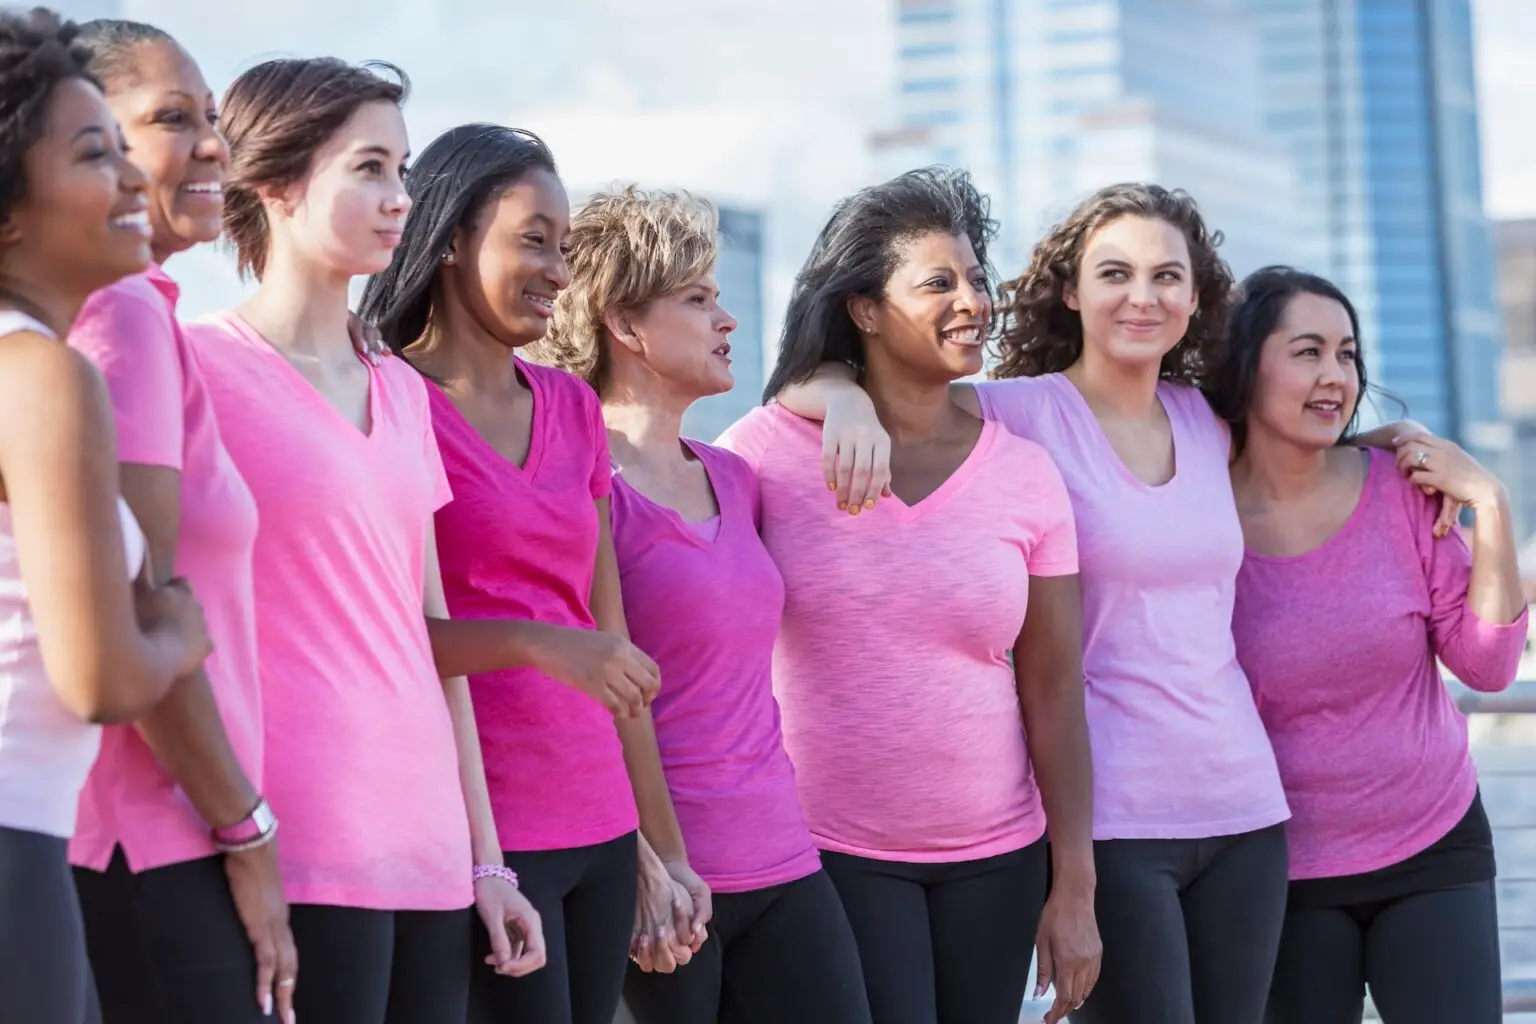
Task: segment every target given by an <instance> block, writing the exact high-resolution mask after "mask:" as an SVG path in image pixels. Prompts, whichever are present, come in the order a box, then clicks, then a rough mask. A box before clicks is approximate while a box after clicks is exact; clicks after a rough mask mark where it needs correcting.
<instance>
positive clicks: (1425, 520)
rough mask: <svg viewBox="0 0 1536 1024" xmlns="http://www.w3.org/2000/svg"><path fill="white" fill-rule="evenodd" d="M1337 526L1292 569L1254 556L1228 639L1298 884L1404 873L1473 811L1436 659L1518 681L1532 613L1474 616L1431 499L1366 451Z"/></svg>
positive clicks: (1456, 548)
mask: <svg viewBox="0 0 1536 1024" xmlns="http://www.w3.org/2000/svg"><path fill="white" fill-rule="evenodd" d="M1363 457H1367V458H1369V459H1370V470H1369V473H1368V475H1367V478H1366V482H1365V489H1364V491H1363V492H1362V493H1361V495H1360V500H1359V502H1358V504H1356V506H1355V510H1354V512H1353V513H1352V514H1351V515H1350V517H1349V519H1348V520H1347V521H1346V522H1345V523H1344V525H1343V526H1342V527H1341V528H1340V529H1339V530H1338V532H1337V533H1335V534H1334V535H1333V536H1332V537H1330V538H1328V540H1326V541H1324V542H1323V543H1322V544H1321V545H1320V546H1318V547H1317V548H1314V549H1313V550H1312V551H1309V552H1307V553H1306V554H1304V555H1299V556H1296V557H1294V558H1274V557H1270V556H1267V555H1260V554H1257V553H1255V552H1252V551H1250V552H1248V555H1247V557H1246V558H1245V559H1244V561H1243V569H1242V573H1241V575H1240V576H1239V577H1238V584H1237V608H1236V615H1235V617H1234V618H1233V622H1232V629H1233V633H1234V634H1235V635H1236V637H1237V653H1238V656H1239V657H1240V658H1241V659H1242V663H1243V668H1244V669H1245V670H1246V671H1247V673H1248V680H1249V682H1250V683H1252V685H1253V692H1254V696H1255V698H1256V699H1257V701H1258V705H1259V714H1260V715H1261V716H1262V717H1263V719H1264V724H1265V726H1266V727H1268V729H1269V738H1270V741H1271V742H1272V743H1273V744H1274V748H1275V756H1276V758H1278V760H1279V762H1280V777H1281V778H1282V779H1283V780H1284V782H1285V792H1286V796H1287V798H1288V799H1289V800H1290V804H1291V812H1292V817H1291V820H1290V821H1289V822H1287V823H1286V838H1287V840H1288V841H1289V843H1290V848H1291V877H1292V878H1329V877H1336V876H1339V875H1354V874H1360V873H1362V872H1366V871H1375V870H1376V869H1378V868H1384V867H1387V866H1389V865H1392V864H1397V863H1399V862H1401V861H1404V860H1407V859H1408V858H1409V857H1412V856H1413V855H1414V854H1416V853H1419V852H1421V851H1422V850H1424V849H1426V848H1427V847H1429V846H1430V845H1431V844H1433V843H1434V842H1435V841H1436V840H1438V839H1439V838H1440V837H1442V836H1444V835H1445V834H1446V833H1447V832H1449V831H1450V830H1451V828H1452V827H1453V826H1454V825H1455V824H1456V823H1457V822H1459V821H1460V820H1461V818H1462V816H1463V815H1464V814H1466V813H1467V808H1468V807H1469V806H1471V804H1472V797H1473V795H1474V793H1475V792H1476V790H1477V769H1476V767H1474V765H1473V763H1472V756H1471V753H1470V751H1469V750H1468V746H1467V721H1466V719H1465V718H1464V717H1463V716H1462V714H1461V712H1460V711H1458V710H1457V708H1456V704H1455V701H1453V700H1452V698H1451V695H1450V692H1449V691H1448V690H1447V689H1446V686H1445V683H1444V682H1443V681H1442V679H1441V678H1440V670H1439V667H1438V665H1437V664H1436V662H1435V659H1436V658H1437V657H1438V658H1441V659H1443V660H1444V662H1445V665H1446V667H1447V668H1449V669H1450V670H1451V672H1453V673H1454V674H1455V675H1456V677H1457V678H1458V679H1460V680H1461V681H1462V682H1464V683H1466V684H1467V685H1468V686H1470V687H1472V688H1473V689H1476V690H1483V691H1494V690H1502V689H1503V688H1504V687H1506V686H1508V685H1509V684H1510V683H1511V682H1512V681H1513V680H1514V678H1515V674H1516V671H1517V670H1518V667H1519V663H1520V655H1521V652H1522V650H1523V649H1524V646H1525V637H1526V628H1527V621H1528V620H1527V615H1526V614H1524V613H1522V614H1521V616H1520V618H1519V619H1518V620H1517V621H1516V622H1515V623H1514V624H1513V625H1503V626H1500V625H1494V624H1492V623H1488V622H1484V621H1483V620H1482V619H1480V618H1478V617H1477V615H1476V613H1474V612H1473V611H1472V609H1471V608H1469V607H1468V606H1467V584H1468V582H1469V580H1470V579H1471V573H1472V556H1471V553H1470V552H1469V551H1468V550H1467V544H1466V541H1465V540H1464V539H1463V538H1462V536H1461V534H1460V533H1459V532H1452V533H1451V534H1450V535H1449V536H1447V537H1443V538H1440V539H1438V540H1437V539H1436V538H1435V536H1434V525H1435V516H1436V512H1437V511H1438V509H1437V506H1438V503H1439V498H1438V497H1433V498H1432V497H1428V496H1426V495H1424V494H1423V493H1421V492H1420V491H1419V490H1418V488H1416V487H1415V486H1414V485H1413V484H1412V483H1411V482H1410V481H1408V480H1407V479H1405V478H1404V477H1403V476H1402V475H1401V474H1400V473H1398V471H1397V467H1396V465H1395V461H1394V458H1393V456H1392V454H1391V453H1390V452H1381V451H1373V452H1371V453H1369V455H1368V456H1363Z"/></svg>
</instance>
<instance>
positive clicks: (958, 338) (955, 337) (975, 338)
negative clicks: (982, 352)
mask: <svg viewBox="0 0 1536 1024" xmlns="http://www.w3.org/2000/svg"><path fill="white" fill-rule="evenodd" d="M939 337H940V338H942V339H943V340H944V341H946V342H948V343H949V344H951V345H959V346H961V347H963V348H977V347H979V346H980V345H981V328H980V327H978V326H976V325H975V324H967V325H966V326H964V327H950V328H947V329H945V330H943V331H941V332H939Z"/></svg>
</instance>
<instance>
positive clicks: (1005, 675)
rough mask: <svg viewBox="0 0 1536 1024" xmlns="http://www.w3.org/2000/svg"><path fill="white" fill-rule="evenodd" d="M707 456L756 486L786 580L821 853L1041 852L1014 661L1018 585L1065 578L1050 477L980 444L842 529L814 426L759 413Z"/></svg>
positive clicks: (1069, 544)
mask: <svg viewBox="0 0 1536 1024" xmlns="http://www.w3.org/2000/svg"><path fill="white" fill-rule="evenodd" d="M719 443H720V445H721V446H722V447H725V448H727V449H729V450H731V451H734V452H736V453H737V454H738V455H740V456H742V458H744V459H745V460H746V461H747V464H748V465H750V466H751V467H752V468H753V469H754V470H755V471H756V472H757V476H758V481H759V495H760V499H759V500H760V502H761V506H760V507H761V517H762V537H763V543H764V544H766V545H767V547H768V551H769V552H770V553H771V554H772V555H773V559H774V561H775V562H776V563H777V564H778V567H779V572H780V573H781V574H782V575H783V578H784V588H785V595H786V597H785V605H784V619H783V624H782V626H781V628H780V631H779V638H778V642H777V643H776V644H775V646H774V653H773V683H774V690H775V693H776V694H777V696H778V699H779V705H780V707H781V708H782V709H783V716H784V719H783V720H784V743H785V747H786V749H787V750H788V751H789V756H790V758H791V760H792V761H793V762H794V766H795V773H796V777H797V779H798V781H799V788H800V796H801V800H802V802H803V803H804V806H805V813H806V817H807V819H808V820H809V822H810V826H811V831H812V833H813V834H814V835H815V837H816V841H817V843H818V845H819V846H820V847H821V848H822V849H823V850H831V851H834V852H838V853H846V854H853V855H855V856H860V857H869V858H874V859H878V860H890V861H905V862H913V863H946V862H959V861H971V860H979V859H982V858H985V857H991V856H996V855H999V854H1003V853H1008V852H1011V851H1014V850H1019V849H1022V848H1023V847H1025V846H1028V845H1029V844H1031V843H1033V842H1035V841H1036V840H1037V839H1039V838H1040V836H1041V835H1042V834H1043V832H1044V830H1045V815H1044V812H1043V810H1042V808H1041V805H1040V794H1039V792H1038V790H1037V789H1036V787H1035V778H1034V771H1033V769H1032V767H1031V765H1030V761H1029V752H1028V748H1027V746H1026V742H1025V735H1024V726H1023V717H1022V713H1021V711H1020V709H1019V699H1018V690H1017V684H1016V681H1015V679H1014V674H1013V667H1012V662H1011V654H1012V651H1013V646H1014V644H1015V642H1016V641H1017V640H1018V636H1019V631H1020V630H1021V629H1022V628H1023V625H1024V616H1025V612H1026V610H1027V608H1028V604H1029V596H1030V595H1029V578H1030V577H1031V576H1062V575H1070V574H1072V573H1074V572H1076V571H1077V549H1076V542H1075V539H1074V535H1073V529H1072V509H1071V505H1070V503H1069V501H1068V499H1067V492H1066V489H1065V488H1064V487H1063V486H1062V482H1061V476H1060V474H1059V473H1058V472H1057V471H1056V468H1055V467H1054V466H1053V465H1052V464H1051V459H1050V457H1049V456H1048V455H1046V453H1045V451H1044V450H1043V449H1041V448H1040V447H1039V446H1038V445H1034V444H1030V443H1029V442H1027V441H1022V440H1020V439H1019V438H1016V437H1012V436H1010V435H1009V434H1007V433H1006V432H1005V431H1003V430H1001V429H1000V428H998V427H997V426H995V425H993V424H983V426H982V430H981V434H980V437H979V438H978V439H977V441H976V445H975V447H974V448H973V449H972V451H971V453H970V454H969V455H968V456H967V457H966V459H965V461H964V462H963V463H962V464H961V465H960V466H959V467H958V468H957V469H956V470H955V472H954V473H952V474H951V475H950V476H949V478H948V479H947V480H945V481H944V483H943V484H941V485H940V486H939V487H938V489H937V490H935V491H934V492H933V493H932V494H930V495H929V496H928V497H926V498H924V499H923V500H922V501H920V502H918V503H917V504H916V505H913V506H908V505H906V504H905V503H903V502H902V501H901V500H900V499H896V498H891V499H887V500H885V501H882V502H881V503H880V504H879V505H878V506H876V508H875V509H873V510H872V511H869V512H864V513H861V514H860V515H857V516H850V515H849V514H848V513H846V512H839V511H838V510H837V506H836V503H834V502H832V501H831V500H829V498H830V496H829V494H828V492H827V484H826V480H825V479H824V477H823V476H822V472H821V424H820V423H813V422H811V421H808V420H804V419H800V418H799V417H797V416H794V415H793V414H791V413H789V412H787V411H785V410H784V409H783V408H781V407H780V406H778V405H770V406H767V407H764V408H759V409H754V410H753V411H752V412H750V413H748V414H747V415H746V416H745V417H743V418H742V419H741V420H740V421H738V422H737V423H736V424H735V425H734V426H732V427H731V428H730V429H729V430H727V431H726V432H725V434H724V435H723V436H722V437H721V439H720V441H719ZM663 686H665V683H663Z"/></svg>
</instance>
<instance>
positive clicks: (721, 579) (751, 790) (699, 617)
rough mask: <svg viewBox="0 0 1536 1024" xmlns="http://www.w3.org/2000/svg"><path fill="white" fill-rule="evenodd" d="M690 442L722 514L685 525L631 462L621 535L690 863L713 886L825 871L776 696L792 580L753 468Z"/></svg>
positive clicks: (659, 735) (627, 592)
mask: <svg viewBox="0 0 1536 1024" xmlns="http://www.w3.org/2000/svg"><path fill="white" fill-rule="evenodd" d="M688 447H689V448H690V450H692V451H693V453H694V454H695V455H696V456H698V458H699V461H700V462H702V463H703V465H704V469H705V471H706V472H707V473H708V474H709V482H710V484H711V486H712V487H713V488H714V491H715V500H716V502H718V504H719V506H720V515H719V516H717V517H715V518H713V519H711V520H708V521H707V522H706V523H690V522H685V521H684V520H683V519H682V517H681V516H679V515H678V514H677V512H676V511H674V510H673V509H670V508H667V507H665V506H662V505H658V504H656V503H655V502H653V501H651V500H650V499H649V498H647V497H645V496H644V495H643V494H641V493H640V492H639V491H637V490H635V489H634V488H633V487H631V486H629V483H628V481H626V480H625V479H624V474H623V471H622V469H621V470H620V471H619V472H617V473H616V474H615V475H614V487H613V541H614V547H615V548H616V550H617V551H618V556H619V575H620V578H621V580H622V582H623V585H624V614H625V616H626V618H627V619H628V622H629V633H630V637H631V638H632V639H633V640H634V642H635V644H636V645H637V646H638V647H639V648H640V649H641V650H643V651H645V652H646V653H647V654H649V655H650V656H651V657H652V658H654V659H656V664H657V665H658V666H660V668H661V678H662V679H663V680H664V684H663V686H662V691H661V694H660V695H659V696H658V697H657V698H656V701H655V703H654V704H652V705H651V713H652V714H653V715H654V716H655V719H656V739H657V741H658V743H659V744H660V747H661V763H662V767H663V768H664V769H665V771H666V776H667V788H668V789H669V790H670V791H671V793H672V804H673V806H674V807H676V808H677V820H678V822H679V823H680V824H681V825H682V828H683V838H684V839H685V840H686V841H687V843H688V862H689V864H691V865H692V867H693V869H694V870H695V871H697V872H698V873H699V875H700V877H702V878H703V879H704V881H706V882H708V883H709V886H710V888H711V889H714V890H715V891H716V892H749V891H751V890H754V889H766V888H768V887H769V886H773V885H783V884H784V883H786V882H792V881H794V880H795V879H797V878H804V877H805V876H806V875H809V874H811V873H813V872H814V871H816V869H817V868H818V867H820V866H821V858H820V857H819V856H818V855H817V853H816V844H815V843H814V842H812V840H811V833H810V829H809V828H808V827H807V826H806V823H805V813H804V812H803V811H802V810H801V809H800V797H799V795H798V794H797V793H796V791H795V770H794V767H793V765H791V764H790V761H789V756H788V755H787V754H785V753H784V736H783V733H782V732H781V731H780V726H779V705H778V704H777V703H776V702H775V701H774V699H773V678H772V668H773V644H774V641H775V640H777V639H778V636H779V619H780V617H781V615H782V614H783V611H784V582H783V580H782V579H781V578H780V576H779V570H778V568H777V567H776V566H775V565H774V564H773V558H772V557H770V556H769V554H768V549H767V548H765V547H764V546H763V542H762V539H761V538H760V537H758V533H757V480H756V479H755V478H754V477H753V475H752V470H751V469H750V468H748V466H747V464H746V463H745V462H743V461H742V460H741V459H739V458H737V457H736V456H735V455H732V454H731V453H730V452H726V451H722V450H721V449H719V448H711V447H710V446H709V445H706V444H698V443H696V442H688ZM710 524H713V527H714V528H713V529H710Z"/></svg>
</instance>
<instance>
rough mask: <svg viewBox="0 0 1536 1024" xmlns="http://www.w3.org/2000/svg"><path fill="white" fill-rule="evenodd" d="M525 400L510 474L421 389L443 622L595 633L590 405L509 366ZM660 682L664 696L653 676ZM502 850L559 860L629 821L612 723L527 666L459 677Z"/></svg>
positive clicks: (582, 389)
mask: <svg viewBox="0 0 1536 1024" xmlns="http://www.w3.org/2000/svg"><path fill="white" fill-rule="evenodd" d="M517 365H518V369H519V371H520V372H521V373H522V376H523V379H524V380H525V381H526V382H527V384H528V387H529V389H530V390H532V392H533V432H532V435H531V437H530V439H529V444H528V456H527V458H526V459H524V460H523V465H521V466H518V465H516V464H515V463H513V462H510V461H508V460H507V459H506V458H505V457H503V456H502V455H501V453H500V452H498V451H497V450H496V449H495V448H493V447H492V446H491V445H490V443H489V442H487V441H486V440H485V438H483V437H481V436H480V433H479V432H478V431H476V430H475V428H474V427H472V426H470V424H469V422H468V421H467V420H466V419H465V418H464V417H463V415H462V414H461V413H460V412H459V411H458V409H457V408H456V407H455V406H454V404H453V401H452V400H451V399H450V398H449V397H448V396H447V395H446V394H444V393H443V391H442V389H441V388H438V387H435V386H434V387H431V388H430V393H431V396H432V425H433V429H434V430H435V431H436V433H437V443H438V447H439V449H440V450H441V451H442V455H443V465H444V467H445V468H446V469H447V471H448V480H449V482H450V484H451V485H452V487H453V501H451V502H449V503H448V504H447V505H445V506H444V507H443V508H442V509H440V510H439V511H438V513H437V552H438V560H439V563H440V564H441V566H442V573H443V589H444V591H445V593H446V594H447V597H448V610H449V613H450V614H451V615H452V616H453V617H454V618H456V619H524V620H533V621H537V622H547V623H550V624H551V625H556V626H566V627H570V628H573V629H596V628H597V625H596V622H595V621H594V620H593V618H592V608H591V602H592V577H593V573H594V566H595V564H596V558H597V542H598V519H597V506H596V504H595V503H596V502H597V501H598V500H600V499H602V498H606V497H608V494H609V490H610V488H611V486H612V471H611V469H610V467H609V465H608V433H607V431H606V429H605V428H604V427H603V415H602V410H601V408H600V407H599V406H598V402H597V395H596V394H595V393H593V391H592V389H591V388H589V387H588V386H587V385H586V384H585V383H584V382H583V381H582V380H580V379H579V378H577V377H573V376H572V375H570V374H568V373H565V372H563V371H561V370H555V369H551V368H549V367H545V366H538V365H535V364H533V363H527V362H524V361H522V360H518V363H517ZM662 685H663V686H666V679H665V677H663V679H662ZM470 687H471V690H472V692H473V695H474V702H475V721H476V722H477V723H478V725H479V727H480V747H481V750H482V752H483V754H484V757H485V777H486V782H487V783H488V784H489V786H490V792H491V806H492V809H493V810H494V812H495V816H496V829H497V833H498V835H499V836H500V838H501V846H502V849H504V850H518V851H527V850H566V849H572V848H575V847H580V846H591V845H594V844H597V843H605V842H608V841H609V840H611V839H616V838H618V837H619V836H621V835H623V834H625V833H626V832H630V831H633V830H634V829H635V828H636V827H637V826H638V824H639V818H638V816H637V813H636V811H635V798H634V791H633V790H632V789H631V788H630V783H629V774H628V773H627V772H626V770H625V768H624V751H623V748H622V747H620V745H619V734H618V729H617V727H616V726H615V725H614V721H613V716H612V715H611V714H609V713H608V711H607V709H605V708H604V707H603V706H602V705H601V704H599V703H598V702H597V701H595V700H593V699H592V698H591V697H588V696H587V695H586V694H584V693H582V692H581V691H579V690H575V689H573V688H571V687H569V686H566V685H565V684H564V683H560V682H557V681H555V680H554V679H551V678H550V677H549V676H546V675H544V674H543V673H541V672H538V671H536V670H534V669H531V668H524V669H508V670H506V671H503V672H490V673H486V674H484V675H477V676H471V677H470Z"/></svg>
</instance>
